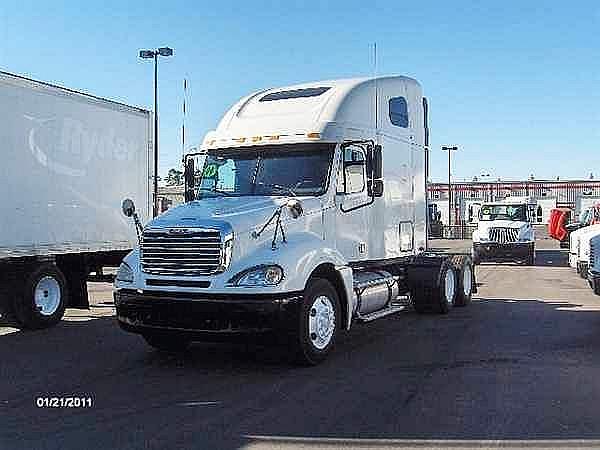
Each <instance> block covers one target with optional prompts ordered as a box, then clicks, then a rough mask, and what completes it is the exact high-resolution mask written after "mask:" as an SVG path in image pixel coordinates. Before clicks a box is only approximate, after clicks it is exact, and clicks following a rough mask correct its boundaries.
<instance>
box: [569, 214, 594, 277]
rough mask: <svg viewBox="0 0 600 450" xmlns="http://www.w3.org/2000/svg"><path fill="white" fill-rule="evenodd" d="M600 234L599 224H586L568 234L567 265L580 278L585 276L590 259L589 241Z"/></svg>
mask: <svg viewBox="0 0 600 450" xmlns="http://www.w3.org/2000/svg"><path fill="white" fill-rule="evenodd" d="M599 234H600V224H598V223H596V224H593V225H588V226H586V227H583V228H579V229H578V230H575V231H573V232H572V233H571V234H570V236H569V265H570V266H571V267H572V268H574V269H576V271H577V273H578V274H579V275H580V276H581V278H587V273H588V267H589V261H590V242H591V240H592V238H593V237H594V236H597V235H599Z"/></svg>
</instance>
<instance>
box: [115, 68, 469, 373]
mask: <svg viewBox="0 0 600 450" xmlns="http://www.w3.org/2000/svg"><path fill="white" fill-rule="evenodd" d="M427 135H428V132H427V104H426V100H425V98H424V97H423V95H422V91H421V86H420V85H419V83H417V82H416V81H415V80H413V79H411V78H407V77H401V76H393V77H380V78H364V79H349V80H330V81H322V82H317V83H307V84H302V85H296V86H290V87H283V88H276V89H268V90H265V91H260V92H255V93H253V94H251V95H249V96H247V97H244V98H243V99H241V100H240V101H239V102H238V103H237V104H235V105H234V106H233V107H232V108H231V109H230V110H229V111H228V112H227V113H226V114H225V116H224V117H223V119H222V120H221V122H220V123H219V126H218V127H217V129H216V130H215V131H213V132H210V133H208V135H207V136H206V138H205V139H204V142H203V144H202V146H201V148H200V151H199V152H198V153H196V154H190V155H187V156H186V157H185V189H186V203H185V204H183V205H181V206H178V207H176V208H173V209H171V210H169V211H167V212H166V213H164V214H163V215H162V216H159V217H158V218H156V219H154V220H153V221H151V222H150V223H148V224H146V226H145V227H144V228H143V232H142V236H141V245H140V246H139V247H137V248H136V249H135V250H134V251H133V252H132V253H130V254H129V255H128V256H127V257H126V258H125V260H124V262H123V264H122V265H121V267H120V269H119V271H118V274H117V277H116V283H115V304H116V309H117V318H118V321H119V324H120V325H121V327H122V328H123V329H125V330H126V331H130V332H133V333H138V334H141V335H142V336H143V337H144V338H145V339H146V341H147V342H148V343H149V344H150V345H151V346H153V347H156V348H158V349H163V350H173V349H175V350H176V349H182V348H185V347H186V346H187V345H188V344H189V342H190V341H193V340H207V339H221V338H226V337H232V336H240V335H241V336H248V335H249V334H263V333H264V334H265V335H266V336H269V339H272V340H273V341H275V340H283V341H284V342H286V343H287V344H288V345H289V346H290V348H291V349H292V353H293V354H294V355H296V357H297V358H298V361H300V362H301V363H305V364H316V363H318V362H319V361H321V360H323V359H324V358H325V357H326V356H327V355H328V354H329V352H330V351H331V350H332V348H333V346H334V344H335V341H336V338H337V336H338V334H339V333H340V332H341V331H342V330H348V329H350V327H351V325H352V324H353V323H355V322H369V321H372V320H375V319H379V318H381V317H385V316H387V315H389V314H392V313H396V312H399V311H402V310H403V309H405V308H406V307H407V306H408V304H409V302H410V303H412V305H414V308H415V309H416V310H417V312H419V313H425V312H434V313H447V312H448V310H449V309H451V308H452V307H453V306H464V305H467V304H468V303H469V302H470V300H471V294H472V292H473V289H474V286H475V278H474V273H473V265H472V263H471V259H470V257H469V256H468V255H464V256H454V257H452V256H449V255H441V254H433V253H428V252H427V223H426V222H427V219H426V218H427V210H428V208H427V200H426V175H425V170H426V169H425V168H426V164H425V154H426V150H427ZM123 209H124V213H125V214H126V215H128V216H133V215H134V211H135V209H134V206H133V204H132V202H130V201H125V202H124V208H123Z"/></svg>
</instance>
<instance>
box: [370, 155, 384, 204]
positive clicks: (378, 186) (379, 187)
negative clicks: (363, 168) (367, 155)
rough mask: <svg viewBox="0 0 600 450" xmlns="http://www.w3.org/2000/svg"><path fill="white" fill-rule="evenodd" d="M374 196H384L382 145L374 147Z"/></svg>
mask: <svg viewBox="0 0 600 450" xmlns="http://www.w3.org/2000/svg"><path fill="white" fill-rule="evenodd" d="M372 160H373V162H372V164H373V172H372V173H373V189H372V191H373V192H372V195H373V197H381V196H383V156H382V151H381V145H376V146H375V147H373V158H372Z"/></svg>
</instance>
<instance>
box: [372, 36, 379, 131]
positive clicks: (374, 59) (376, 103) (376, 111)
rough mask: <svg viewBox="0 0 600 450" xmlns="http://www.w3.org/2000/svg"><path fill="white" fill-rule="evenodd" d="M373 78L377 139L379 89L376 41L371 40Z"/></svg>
mask: <svg viewBox="0 0 600 450" xmlns="http://www.w3.org/2000/svg"><path fill="white" fill-rule="evenodd" d="M373 79H374V82H375V140H376V141H379V136H378V132H379V90H378V89H377V42H373Z"/></svg>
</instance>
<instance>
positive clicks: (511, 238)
mask: <svg viewBox="0 0 600 450" xmlns="http://www.w3.org/2000/svg"><path fill="white" fill-rule="evenodd" d="M535 213H536V205H535V201H534V200H533V199H531V198H529V197H507V198H506V199H505V200H504V201H501V202H494V203H484V204H483V205H481V208H480V210H479V221H478V223H477V229H476V230H475V231H474V232H473V252H472V256H473V262H474V263H475V264H479V263H480V262H481V261H487V260H511V261H519V260H520V261H525V262H526V264H527V265H533V264H534V261H535V230H534V228H533V225H532V223H533V222H535Z"/></svg>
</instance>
